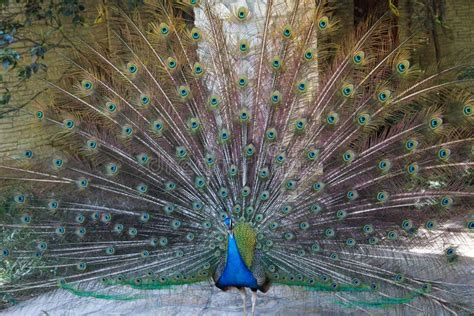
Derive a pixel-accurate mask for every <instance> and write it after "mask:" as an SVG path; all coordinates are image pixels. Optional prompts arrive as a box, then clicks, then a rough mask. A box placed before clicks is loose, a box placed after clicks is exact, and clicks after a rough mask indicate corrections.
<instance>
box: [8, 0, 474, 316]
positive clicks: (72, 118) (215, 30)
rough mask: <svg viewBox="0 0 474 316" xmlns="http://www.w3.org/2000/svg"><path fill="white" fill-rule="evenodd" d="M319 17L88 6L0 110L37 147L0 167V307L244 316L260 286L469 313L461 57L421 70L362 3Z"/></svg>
mask: <svg viewBox="0 0 474 316" xmlns="http://www.w3.org/2000/svg"><path fill="white" fill-rule="evenodd" d="M332 3H333V2H330V1H326V0H316V1H315V0H311V1H310V0H295V1H283V0H266V1H246V2H245V1H241V2H236V1H223V2H221V3H219V2H216V3H215V2H213V1H207V0H201V1H198V0H183V1H179V2H178V1H174V2H173V3H172V4H170V3H167V2H161V1H151V0H146V1H143V4H142V5H141V6H139V7H137V8H136V9H133V10H128V9H126V8H125V7H124V5H123V3H122V2H121V1H109V2H103V3H100V4H98V7H99V12H102V13H103V14H104V16H105V13H106V18H105V17H104V16H101V17H100V18H97V19H96V21H95V23H93V24H91V25H90V26H89V27H88V28H86V29H85V30H78V31H77V32H74V33H73V34H68V35H67V45H68V46H69V48H68V50H62V51H61V52H60V53H59V57H58V60H57V61H56V62H57V63H58V64H59V65H60V69H62V71H63V75H62V76H61V78H60V79H59V80H55V79H52V77H53V76H52V75H51V74H50V72H49V71H48V72H47V73H46V74H45V75H43V76H38V77H35V78H34V79H33V80H34V81H33V82H34V84H33V85H32V87H31V89H33V90H35V89H38V90H39V89H43V90H44V91H43V92H42V93H41V94H40V95H39V96H38V97H37V98H36V99H35V100H34V101H32V102H30V104H28V106H26V107H24V108H22V109H20V110H19V112H18V113H19V114H22V115H25V114H28V115H29V116H30V117H31V118H32V119H34V120H35V124H36V126H37V128H38V131H41V132H42V133H46V135H48V144H47V145H45V146H41V147H35V146H34V144H31V147H30V148H22V149H21V150H18V151H15V152H13V153H11V155H10V156H9V157H6V158H5V159H3V160H2V161H1V162H0V198H1V199H0V200H1V207H0V218H1V221H0V227H1V231H2V242H1V248H2V254H1V261H0V262H1V264H0V267H1V268H0V272H1V274H0V294H1V295H2V306H3V308H7V307H10V306H11V305H14V304H15V303H16V302H20V301H25V300H27V299H29V298H33V297H36V296H38V295H39V294H41V293H44V292H46V291H51V290H55V289H58V288H59V289H62V290H64V291H69V292H71V293H73V294H76V295H78V296H79V297H84V296H86V297H94V298H98V299H112V300H140V299H141V298H140V296H139V295H138V296H137V295H135V294H130V295H127V294H123V293H124V292H121V294H117V293H116V292H114V291H115V289H117V288H121V289H130V291H131V290H132V289H133V290H139V291H140V292H142V291H143V292H146V291H147V290H159V289H169V288H177V287H180V286H184V285H189V284H212V285H215V286H216V287H218V288H219V289H221V290H223V291H228V290H232V291H231V292H238V293H240V294H241V296H242V299H243V311H244V314H246V313H247V308H246V306H247V303H246V302H247V293H248V292H249V291H250V292H251V303H252V305H251V306H252V307H251V312H252V314H255V313H256V311H257V310H258V309H257V308H256V306H257V293H258V292H262V293H265V292H267V291H268V290H269V289H270V288H271V287H277V286H286V287H289V288H290V290H294V291H296V290H303V291H308V292H316V293H323V292H324V293H333V295H334V296H333V297H334V300H333V305H334V306H338V308H342V309H343V310H344V309H347V310H359V311H362V310H365V311H367V312H368V313H372V312H374V313H375V312H376V311H377V310H382V311H383V312H387V311H388V310H391V311H397V310H399V311H400V310H403V311H404V313H410V314H416V313H418V314H420V315H421V314H423V315H434V314H437V315H444V314H459V315H467V314H470V313H472V311H473V307H474V305H473V301H472V297H473V294H474V281H473V274H472V273H473V272H472V267H473V265H472V258H470V257H469V254H468V253H467V252H466V248H467V249H468V248H469V247H471V249H472V247H473V246H474V243H473V239H472V238H473V229H474V212H473V204H474V199H473V198H474V190H473V186H472V184H473V178H472V172H473V164H474V163H473V162H472V157H473V155H474V142H473V141H474V134H473V122H474V117H473V115H472V113H473V107H474V97H473V91H474V89H473V79H472V78H470V77H469V76H468V75H467V74H466V73H467V70H468V69H469V67H471V65H472V60H470V59H469V58H468V57H467V58H459V60H458V61H457V62H456V63H455V64H454V65H453V64H452V61H450V62H451V63H448V61H446V63H443V62H441V63H436V64H432V65H430V66H428V67H421V66H420V65H419V63H418V59H417V58H415V56H416V54H417V50H418V49H420V48H421V47H422V46H423V45H425V41H424V40H423V34H419V32H417V31H416V27H415V26H413V27H412V29H410V30H411V32H410V34H408V35H407V36H405V37H400V36H399V35H398V33H397V27H398V18H397V15H398V12H397V11H396V10H394V8H392V10H390V9H386V8H385V7H384V6H381V8H380V10H376V12H371V13H370V14H369V16H368V17H367V19H366V20H365V21H363V22H361V23H358V25H357V27H356V28H355V29H354V32H350V34H347V35H344V34H343V35H341V30H342V26H343V24H344V21H343V19H342V18H340V17H338V15H337V10H335V9H334V7H332V5H331V4H332ZM176 6H178V7H179V8H180V10H181V11H182V12H185V15H183V14H177V13H176V11H175V10H174V9H173V7H176ZM395 9H396V8H395ZM189 17H193V21H192V22H190V19H189ZM105 19H106V20H107V21H106V22H105V21H104V20H105ZM18 137H21V135H19V136H18ZM466 246H467V247H466ZM91 282H92V283H93V284H95V287H94V288H93V289H91V288H90V287H87V286H86V285H87V284H91ZM125 293H127V292H126V291H125ZM134 293H135V292H134ZM229 295H230V294H229ZM262 295H263V296H264V294H262ZM411 308H413V309H411ZM410 311H411V312H410Z"/></svg>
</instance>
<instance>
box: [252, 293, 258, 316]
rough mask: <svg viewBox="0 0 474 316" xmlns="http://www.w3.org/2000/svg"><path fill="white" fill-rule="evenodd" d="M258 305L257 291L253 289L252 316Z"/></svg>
mask: <svg viewBox="0 0 474 316" xmlns="http://www.w3.org/2000/svg"><path fill="white" fill-rule="evenodd" d="M256 305H257V291H252V316H255V307H256Z"/></svg>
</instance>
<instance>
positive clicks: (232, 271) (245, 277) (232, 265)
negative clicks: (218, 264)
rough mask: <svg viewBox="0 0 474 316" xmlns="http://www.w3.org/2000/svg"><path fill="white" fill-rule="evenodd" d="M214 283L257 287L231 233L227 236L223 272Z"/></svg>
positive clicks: (225, 285) (221, 285)
mask: <svg viewBox="0 0 474 316" xmlns="http://www.w3.org/2000/svg"><path fill="white" fill-rule="evenodd" d="M216 285H217V286H218V287H220V288H223V287H229V286H233V287H248V288H252V289H257V288H258V284H257V280H256V279H255V278H254V276H253V274H252V272H251V271H250V270H249V269H248V268H247V266H246V264H245V262H244V260H242V257H241V256H240V253H239V249H238V248H237V243H236V242H235V238H234V236H232V235H229V236H228V238H227V261H226V263H225V268H224V272H223V273H222V275H221V277H220V278H219V280H217V284H216Z"/></svg>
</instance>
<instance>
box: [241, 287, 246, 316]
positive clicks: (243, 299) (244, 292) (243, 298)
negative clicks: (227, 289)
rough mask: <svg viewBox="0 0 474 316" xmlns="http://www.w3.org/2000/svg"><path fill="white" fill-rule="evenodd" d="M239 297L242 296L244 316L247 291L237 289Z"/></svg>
mask: <svg viewBox="0 0 474 316" xmlns="http://www.w3.org/2000/svg"><path fill="white" fill-rule="evenodd" d="M239 291H240V296H242V301H243V304H244V316H246V315H247V291H246V290H245V288H244V287H241V288H239Z"/></svg>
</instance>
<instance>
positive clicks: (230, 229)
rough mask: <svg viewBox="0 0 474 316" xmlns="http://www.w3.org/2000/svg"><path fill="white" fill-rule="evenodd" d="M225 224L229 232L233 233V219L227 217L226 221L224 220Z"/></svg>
mask: <svg viewBox="0 0 474 316" xmlns="http://www.w3.org/2000/svg"><path fill="white" fill-rule="evenodd" d="M224 224H225V226H227V229H228V230H229V231H232V228H233V227H234V223H233V221H232V217H229V216H227V217H226V218H225V219H224Z"/></svg>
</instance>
